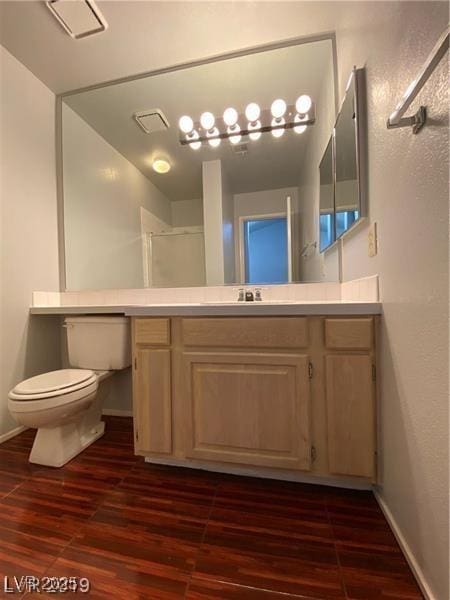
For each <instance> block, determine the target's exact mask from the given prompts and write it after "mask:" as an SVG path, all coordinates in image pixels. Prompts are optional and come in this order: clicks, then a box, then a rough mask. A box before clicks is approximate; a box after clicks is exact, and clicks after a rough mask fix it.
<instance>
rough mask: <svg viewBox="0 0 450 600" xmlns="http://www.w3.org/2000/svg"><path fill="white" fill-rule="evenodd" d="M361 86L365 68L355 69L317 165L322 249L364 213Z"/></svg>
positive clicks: (363, 128) (363, 116)
mask: <svg viewBox="0 0 450 600" xmlns="http://www.w3.org/2000/svg"><path fill="white" fill-rule="evenodd" d="M363 86H364V70H363V69H354V70H353V72H352V74H351V77H350V79H349V82H348V85H347V89H346V93H345V97H344V101H343V103H342V106H341V109H340V111H339V114H338V116H337V119H336V124H335V126H334V130H333V136H332V137H331V139H330V141H329V143H328V146H327V148H326V151H325V153H324V155H323V158H322V161H321V163H320V166H319V170H320V217H319V218H320V250H321V251H324V250H326V249H327V248H329V247H330V246H332V244H333V243H334V241H335V240H337V239H339V238H340V237H341V236H342V235H344V234H345V233H347V231H349V230H350V229H351V228H352V227H354V225H355V224H356V223H358V221H359V220H360V219H361V218H363V217H365V216H366V193H365V191H366V181H365V164H366V157H365V148H366V144H365V131H366V130H365V105H364V88H363ZM330 184H331V185H330Z"/></svg>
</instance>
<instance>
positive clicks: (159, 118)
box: [133, 108, 169, 133]
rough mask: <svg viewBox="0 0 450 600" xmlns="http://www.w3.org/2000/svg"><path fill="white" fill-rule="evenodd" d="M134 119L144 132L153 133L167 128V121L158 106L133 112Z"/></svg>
mask: <svg viewBox="0 0 450 600" xmlns="http://www.w3.org/2000/svg"><path fill="white" fill-rule="evenodd" d="M133 118H134V120H135V121H136V123H137V124H138V125H139V127H140V128H141V129H142V131H144V132H145V133H155V132H156V131H165V130H166V129H169V121H168V120H167V118H166V116H165V115H164V113H163V112H162V110H160V109H159V108H151V109H150V110H142V111H141V112H137V113H134V115H133Z"/></svg>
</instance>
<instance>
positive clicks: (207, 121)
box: [200, 112, 216, 131]
mask: <svg viewBox="0 0 450 600" xmlns="http://www.w3.org/2000/svg"><path fill="white" fill-rule="evenodd" d="M215 122H216V119H215V118H214V115H213V114H212V113H210V112H204V113H203V114H202V116H201V117H200V123H201V126H202V127H203V129H206V131H209V130H210V129H212V128H213V127H214V123H215Z"/></svg>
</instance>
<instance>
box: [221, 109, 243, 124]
mask: <svg viewBox="0 0 450 600" xmlns="http://www.w3.org/2000/svg"><path fill="white" fill-rule="evenodd" d="M238 119H239V115H238V111H237V110H236V109H235V108H232V107H230V108H227V109H226V110H225V112H224V113H223V120H224V123H225V125H228V127H233V125H236V123H237V122H238Z"/></svg>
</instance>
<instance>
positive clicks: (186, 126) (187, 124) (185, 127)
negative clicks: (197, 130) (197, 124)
mask: <svg viewBox="0 0 450 600" xmlns="http://www.w3.org/2000/svg"><path fill="white" fill-rule="evenodd" d="M178 126H179V128H180V129H181V131H182V132H183V133H191V131H192V130H193V129H194V121H193V120H192V119H191V117H188V115H184V116H183V117H181V119H180V120H179V121H178Z"/></svg>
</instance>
